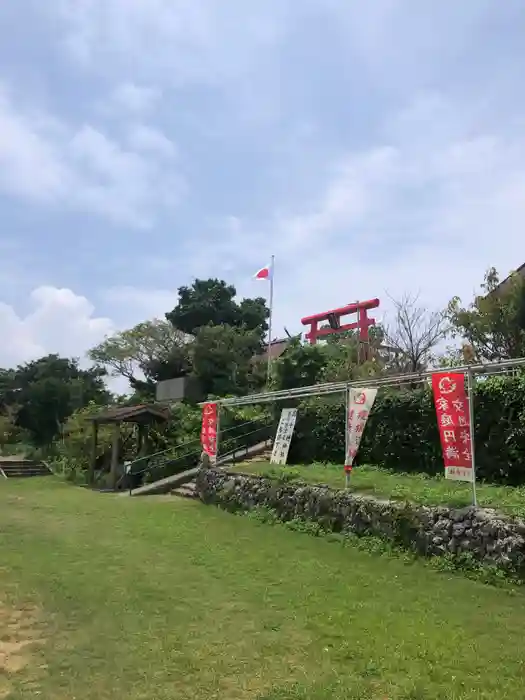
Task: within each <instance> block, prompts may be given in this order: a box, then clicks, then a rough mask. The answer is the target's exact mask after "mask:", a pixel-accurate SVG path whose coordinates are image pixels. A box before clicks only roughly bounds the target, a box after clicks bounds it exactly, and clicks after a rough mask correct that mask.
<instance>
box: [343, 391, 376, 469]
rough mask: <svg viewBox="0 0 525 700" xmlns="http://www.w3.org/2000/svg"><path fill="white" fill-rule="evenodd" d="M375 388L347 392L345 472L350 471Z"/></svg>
mask: <svg viewBox="0 0 525 700" xmlns="http://www.w3.org/2000/svg"><path fill="white" fill-rule="evenodd" d="M376 396H377V389H350V390H349V392H348V415H347V416H346V434H347V438H346V449H347V453H346V459H345V472H351V471H352V465H353V463H354V459H355V457H356V455H357V451H358V449H359V443H360V442H361V437H362V435H363V432H364V429H365V425H366V421H367V420H368V416H369V414H370V411H371V410H372V406H373V405H374V401H375V400H376Z"/></svg>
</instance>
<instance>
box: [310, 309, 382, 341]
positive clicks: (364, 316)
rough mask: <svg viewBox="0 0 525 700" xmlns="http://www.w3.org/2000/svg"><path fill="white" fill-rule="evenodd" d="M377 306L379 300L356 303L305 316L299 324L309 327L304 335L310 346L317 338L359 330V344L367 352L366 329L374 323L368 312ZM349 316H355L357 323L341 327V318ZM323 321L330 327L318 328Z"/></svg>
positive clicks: (367, 339) (367, 335) (367, 334)
mask: <svg viewBox="0 0 525 700" xmlns="http://www.w3.org/2000/svg"><path fill="white" fill-rule="evenodd" d="M378 306H379V299H369V300H368V301H356V302H354V303H353V304H348V305H347V306H342V307H341V308H339V309H332V310H331V311H325V312H323V313H321V314H314V315H313V316H305V317H304V318H302V319H301V323H302V324H303V326H310V330H309V332H308V333H307V334H306V339H307V340H309V341H310V344H311V345H315V344H316V343H317V340H318V338H324V337H326V336H328V335H333V334H334V333H344V331H352V330H355V329H356V328H359V343H360V344H361V343H363V344H365V349H366V350H368V341H369V333H368V329H369V328H370V326H374V325H375V322H376V321H375V319H374V318H369V317H368V311H369V310H370V309H377V307H378ZM350 314H357V321H354V322H353V323H346V324H344V325H341V316H348V315H350ZM323 321H327V322H328V323H329V325H330V327H329V328H319V324H320V323H322V322H323ZM366 354H368V352H366Z"/></svg>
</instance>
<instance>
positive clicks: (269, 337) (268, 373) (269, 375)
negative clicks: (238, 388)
mask: <svg viewBox="0 0 525 700" xmlns="http://www.w3.org/2000/svg"><path fill="white" fill-rule="evenodd" d="M274 266H275V255H272V261H271V263H270V314H269V316H268V367H267V376H266V385H267V387H268V389H269V388H270V381H271V379H272V318H273V273H274Z"/></svg>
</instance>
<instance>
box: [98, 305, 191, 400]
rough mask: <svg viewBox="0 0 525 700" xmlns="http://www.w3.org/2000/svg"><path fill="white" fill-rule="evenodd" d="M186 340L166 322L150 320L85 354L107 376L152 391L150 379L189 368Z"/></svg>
mask: <svg viewBox="0 0 525 700" xmlns="http://www.w3.org/2000/svg"><path fill="white" fill-rule="evenodd" d="M189 341H191V337H190V336H187V335H186V334H185V333H182V332H180V331H178V330H176V329H175V328H174V327H173V325H172V324H171V323H170V322H169V321H163V320H159V319H153V320H152V321H143V322H142V323H138V324H137V325H136V326H133V328H129V329H128V330H124V331H120V332H118V333H115V334H114V335H112V336H110V337H108V338H105V340H103V341H102V342H101V343H99V344H98V345H97V346H95V347H94V348H92V349H91V350H90V351H89V357H90V358H91V360H93V362H96V363H97V365H99V366H101V367H105V368H106V369H107V370H108V371H109V373H110V374H111V376H113V377H124V378H125V379H127V380H128V381H129V383H130V386H131V387H132V388H133V389H138V390H142V391H145V392H146V393H148V391H149V393H152V392H153V391H154V387H153V383H152V382H153V381H160V380H161V379H170V378H172V377H180V376H184V375H185V374H187V373H188V372H189V371H190V362H189V352H188V343H189ZM144 378H145V379H146V381H144Z"/></svg>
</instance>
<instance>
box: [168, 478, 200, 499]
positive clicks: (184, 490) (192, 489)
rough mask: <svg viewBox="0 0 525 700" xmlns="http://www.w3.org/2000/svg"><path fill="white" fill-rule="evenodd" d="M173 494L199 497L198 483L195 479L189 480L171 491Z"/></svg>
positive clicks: (183, 496) (184, 496)
mask: <svg viewBox="0 0 525 700" xmlns="http://www.w3.org/2000/svg"><path fill="white" fill-rule="evenodd" d="M171 494H172V496H180V497H182V498H198V494H197V484H196V483H195V482H194V481H188V482H187V483H186V484H182V486H179V487H178V488H176V489H173V491H171Z"/></svg>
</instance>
